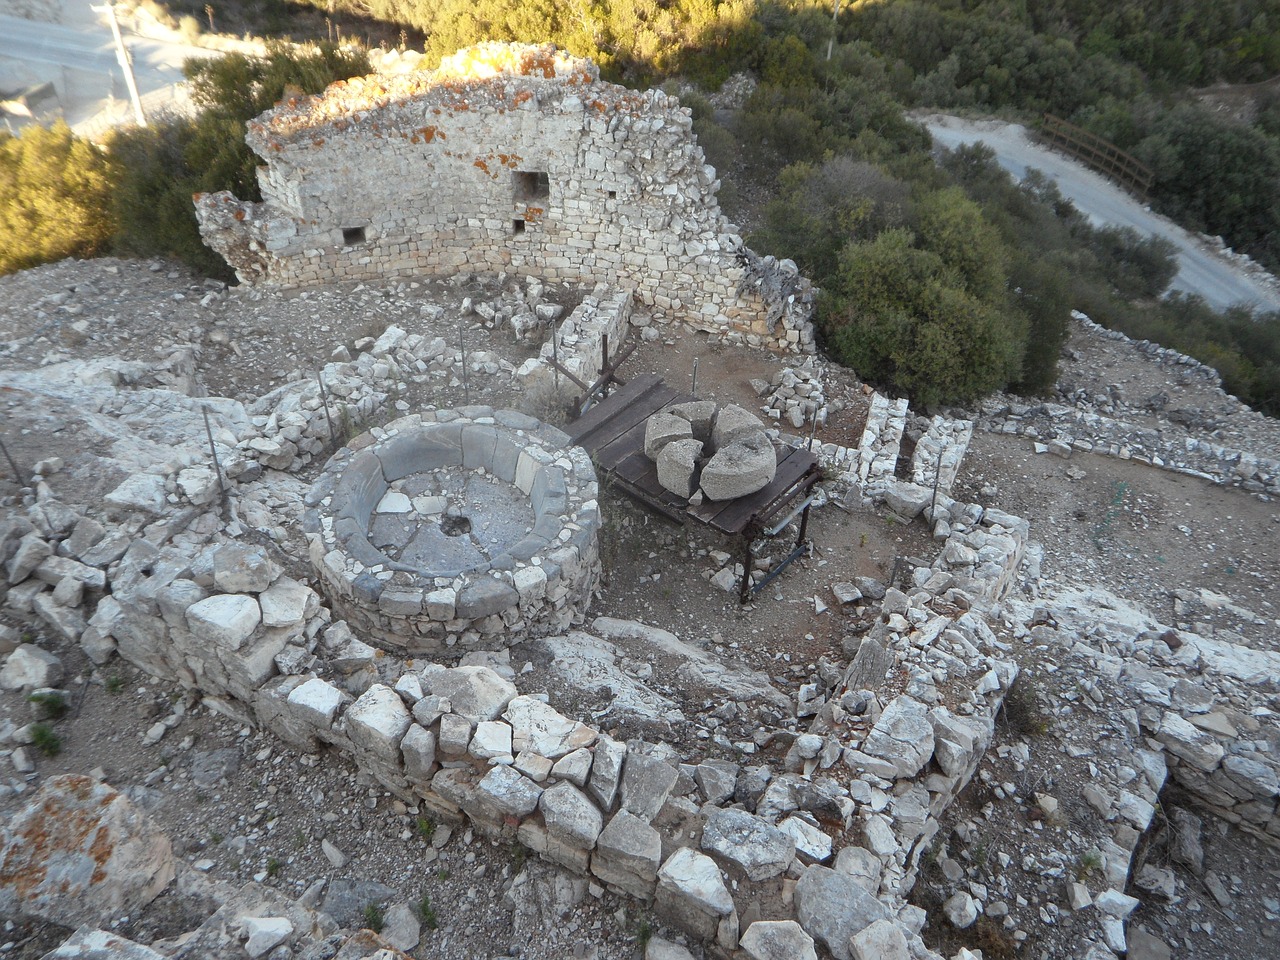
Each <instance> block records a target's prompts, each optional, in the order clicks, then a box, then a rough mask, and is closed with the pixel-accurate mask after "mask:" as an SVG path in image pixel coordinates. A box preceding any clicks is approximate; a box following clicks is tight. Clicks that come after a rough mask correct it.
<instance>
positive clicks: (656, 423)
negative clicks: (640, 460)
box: [644, 410, 694, 460]
mask: <svg viewBox="0 0 1280 960" xmlns="http://www.w3.org/2000/svg"><path fill="white" fill-rule="evenodd" d="M690 439H694V436H693V427H692V426H691V425H690V423H689V421H688V420H687V419H685V418H682V417H678V416H676V415H674V414H672V413H670V412H668V411H666V410H660V411H658V412H657V413H655V414H653V415H652V416H650V417H649V419H648V420H646V421H645V425H644V455H645V456H646V457H648V458H649V459H650V460H657V459H658V454H660V453H661V452H662V451H663V448H665V447H666V446H667V444H669V443H674V442H676V441H677V440H690Z"/></svg>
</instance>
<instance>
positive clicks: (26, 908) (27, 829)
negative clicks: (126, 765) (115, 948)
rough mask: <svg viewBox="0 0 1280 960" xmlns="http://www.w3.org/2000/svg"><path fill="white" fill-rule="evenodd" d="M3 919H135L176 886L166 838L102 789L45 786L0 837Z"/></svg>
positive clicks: (66, 783) (71, 782)
mask: <svg viewBox="0 0 1280 960" xmlns="http://www.w3.org/2000/svg"><path fill="white" fill-rule="evenodd" d="M0 863H3V864H4V870H3V871H2V872H0V916H5V917H12V918H25V919H35V920H43V921H46V922H49V923H57V924H62V925H64V926H77V925H79V924H92V925H98V924H105V923H109V922H111V921H113V920H115V919H117V918H118V917H120V916H121V915H123V914H130V915H133V914H135V913H136V912H137V911H138V910H141V909H142V908H143V907H145V906H146V905H147V904H149V903H150V902H151V901H152V900H154V899H155V898H156V897H157V896H159V895H160V894H161V893H162V892H163V891H164V889H165V888H166V887H167V886H168V885H169V883H170V882H171V881H172V880H173V877H174V871H175V861H174V857H173V849H172V846H171V844H170V842H169V838H168V837H167V836H165V834H164V833H163V832H162V831H161V830H160V829H159V828H158V827H157V826H156V825H155V824H154V823H153V822H152V821H151V820H150V819H149V818H148V817H147V816H146V815H145V814H144V813H143V812H142V811H141V810H139V809H138V808H137V807H135V806H134V805H133V804H132V803H130V801H129V800H128V799H127V798H126V797H125V796H124V794H122V793H119V792H118V791H116V790H114V789H113V788H111V787H110V786H108V785H107V784H105V783H102V782H100V781H97V780H93V779H91V778H90V777H84V776H60V777H53V778H51V779H49V780H47V781H46V782H45V783H44V784H43V785H42V786H41V787H40V789H39V791H38V792H37V793H36V794H35V796H34V797H33V798H32V799H31V801H30V802H29V803H28V804H27V806H25V807H23V808H22V809H21V810H19V811H18V812H17V813H16V814H14V816H13V818H12V819H11V820H10V821H9V823H8V826H7V827H6V828H5V830H4V831H3V832H2V833H0Z"/></svg>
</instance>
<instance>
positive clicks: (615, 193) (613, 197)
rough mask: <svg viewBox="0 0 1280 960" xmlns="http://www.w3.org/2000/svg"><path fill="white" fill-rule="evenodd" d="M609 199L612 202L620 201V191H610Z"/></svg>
mask: <svg viewBox="0 0 1280 960" xmlns="http://www.w3.org/2000/svg"><path fill="white" fill-rule="evenodd" d="M609 199H610V200H617V199H618V191H617V190H610V191H609Z"/></svg>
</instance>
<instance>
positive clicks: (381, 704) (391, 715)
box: [342, 683, 413, 762]
mask: <svg viewBox="0 0 1280 960" xmlns="http://www.w3.org/2000/svg"><path fill="white" fill-rule="evenodd" d="M342 722H343V725H344V726H345V729H346V731H347V734H348V736H350V737H351V740H352V742H353V743H355V744H356V745H357V746H359V747H362V748H364V749H365V750H368V751H369V752H370V753H372V754H374V755H375V756H378V757H382V758H383V759H385V760H390V761H392V762H397V761H399V759H400V741H401V739H403V737H404V735H405V734H406V733H407V732H408V730H409V726H410V724H412V723H413V718H412V717H411V716H410V715H409V710H408V709H407V708H406V707H405V705H404V701H403V700H401V699H400V695H399V694H398V693H396V692H395V691H394V690H392V689H391V688H390V687H388V686H386V685H385V684H381V683H375V684H374V685H373V686H371V687H370V688H369V689H368V690H366V691H365V692H364V693H363V694H362V695H361V696H360V698H359V699H358V700H357V701H356V702H355V703H353V704H352V705H351V706H350V708H348V710H347V712H346V713H345V714H343V717H342Z"/></svg>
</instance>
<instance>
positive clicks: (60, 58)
mask: <svg viewBox="0 0 1280 960" xmlns="http://www.w3.org/2000/svg"><path fill="white" fill-rule="evenodd" d="M124 39H125V46H126V47H127V48H128V50H129V53H130V55H131V57H132V59H133V68H134V76H135V78H136V80H137V84H138V90H139V92H140V93H141V94H142V95H143V96H144V97H146V95H147V94H151V93H156V92H157V91H161V90H165V89H166V88H172V86H173V85H174V84H178V83H182V82H183V80H184V78H183V75H182V63H183V61H184V60H186V59H187V58H188V57H208V56H216V54H214V53H213V52H212V51H210V50H206V49H204V48H202V47H192V46H188V45H186V44H184V43H170V42H166V41H162V40H152V39H149V38H146V37H140V36H137V35H136V34H132V33H130V32H129V31H128V30H127V28H126V29H125V35H124ZM0 68H4V69H2V70H0V74H3V75H4V76H5V77H8V78H12V79H11V80H10V83H11V84H13V85H16V86H19V87H21V86H23V85H26V84H29V83H34V82H41V81H43V80H52V81H53V83H54V85H55V86H56V87H57V88H58V95H59V98H60V100H61V102H62V106H63V111H64V113H65V115H66V117H67V120H68V122H70V123H71V124H72V125H73V126H77V129H79V126H78V125H79V124H81V123H88V124H92V123H93V118H95V117H96V116H97V115H98V114H100V113H102V112H104V111H106V112H107V113H109V114H115V115H120V116H122V117H123V116H129V114H128V109H127V104H125V103H124V102H123V101H125V100H126V99H127V97H128V93H127V90H126V88H125V85H124V77H123V74H122V72H121V69H120V65H119V63H118V62H117V60H116V52H115V44H114V42H113V41H112V39H111V28H110V27H108V26H107V24H106V21H105V19H104V20H102V21H101V22H99V21H97V20H94V19H92V18H88V17H82V18H80V20H79V22H78V23H76V24H75V25H74V26H71V25H63V24H56V23H47V22H44V21H38V20H24V19H22V18H20V17H11V16H6V15H0Z"/></svg>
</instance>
